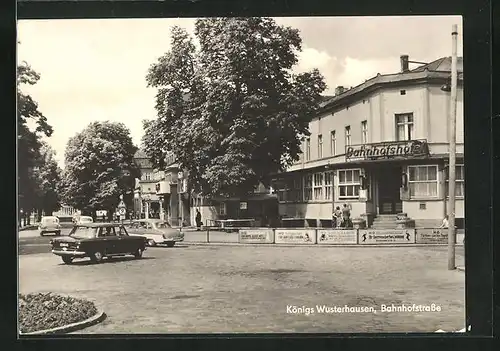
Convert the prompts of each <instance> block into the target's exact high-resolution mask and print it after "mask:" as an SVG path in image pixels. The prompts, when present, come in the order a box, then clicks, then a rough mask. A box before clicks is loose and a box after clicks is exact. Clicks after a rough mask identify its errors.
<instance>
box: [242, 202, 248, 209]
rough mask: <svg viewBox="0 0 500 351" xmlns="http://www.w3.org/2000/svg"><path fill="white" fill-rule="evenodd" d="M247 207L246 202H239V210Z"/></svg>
mask: <svg viewBox="0 0 500 351" xmlns="http://www.w3.org/2000/svg"><path fill="white" fill-rule="evenodd" d="M247 208H248V204H247V203H246V202H244V201H243V202H240V210H246V209H247Z"/></svg>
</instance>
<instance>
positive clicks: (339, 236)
mask: <svg viewBox="0 0 500 351" xmlns="http://www.w3.org/2000/svg"><path fill="white" fill-rule="evenodd" d="M357 242H358V231H357V230H356V229H346V230H343V229H318V244H357Z"/></svg>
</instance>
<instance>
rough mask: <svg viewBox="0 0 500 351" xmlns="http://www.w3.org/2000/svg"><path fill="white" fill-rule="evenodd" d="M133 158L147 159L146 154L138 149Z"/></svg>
mask: <svg viewBox="0 0 500 351" xmlns="http://www.w3.org/2000/svg"><path fill="white" fill-rule="evenodd" d="M134 158H148V155H146V152H144V150H142V149H138V150H137V151H136V153H135V155H134Z"/></svg>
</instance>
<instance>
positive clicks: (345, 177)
mask: <svg viewBox="0 0 500 351" xmlns="http://www.w3.org/2000/svg"><path fill="white" fill-rule="evenodd" d="M457 66H458V71H459V75H458V89H457V91H458V93H457V95H458V97H457V130H456V133H457V134H456V136H457V139H456V142H457V144H456V145H457V146H456V152H457V153H456V155H457V162H456V164H457V166H456V206H455V207H456V218H457V220H456V224H457V226H458V227H459V228H461V227H462V228H463V225H464V224H463V220H464V186H465V183H464V166H463V150H464V144H463V143H464V137H463V135H464V130H463V125H464V123H463V84H462V83H463V73H462V72H463V69H462V67H463V65H462V59H461V58H459V59H458V64H457ZM450 77H451V58H450V57H445V58H441V59H438V60H436V61H434V62H431V63H428V64H425V65H422V66H420V67H417V68H415V69H411V70H410V69H409V61H408V56H406V55H404V56H401V71H400V72H397V73H394V74H387V75H381V74H377V75H376V76H375V77H373V78H371V79H369V80H367V81H365V82H364V83H362V84H360V85H358V86H356V87H354V88H351V89H343V88H342V87H338V88H337V90H336V94H335V96H334V97H332V98H330V99H328V100H326V101H324V102H323V103H322V105H321V110H320V113H319V114H318V115H317V116H316V117H314V118H313V119H312V121H311V122H310V124H309V131H310V133H311V135H310V136H307V137H306V138H305V140H304V141H303V144H302V154H301V157H300V160H299V161H298V162H296V163H295V164H294V165H292V166H291V167H290V168H289V169H288V170H287V172H285V173H282V174H280V175H279V176H278V177H277V178H276V181H275V185H274V187H275V188H276V189H277V192H278V198H279V212H280V215H281V217H282V218H283V219H284V221H283V222H284V223H289V225H291V226H302V225H305V226H312V227H314V226H330V225H331V219H332V209H334V208H335V207H337V206H340V207H342V206H343V205H344V204H347V205H349V206H350V207H351V215H352V217H353V218H358V217H359V218H363V219H365V220H366V224H367V225H368V226H371V227H373V228H377V227H380V228H390V227H392V225H395V224H394V223H391V222H395V221H396V216H397V215H398V214H399V216H401V214H402V213H403V214H406V216H407V217H409V218H411V219H412V220H413V221H414V225H415V226H416V227H435V226H437V225H439V224H440V222H441V220H442V219H443V217H444V215H445V214H446V212H447V173H448V157H449V132H450V131H449V123H448V119H449V113H450V92H449V89H446V88H444V87H446V86H448V87H449V84H450ZM447 90H448V91H447Z"/></svg>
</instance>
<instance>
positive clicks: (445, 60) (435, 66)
mask: <svg viewBox="0 0 500 351" xmlns="http://www.w3.org/2000/svg"><path fill="white" fill-rule="evenodd" d="M463 61H464V60H463V57H457V71H458V72H460V73H463V71H464V62H463ZM425 70H428V71H431V72H451V56H448V57H441V58H440V59H437V60H435V61H432V62H430V63H428V64H426V65H423V66H420V67H417V68H415V69H412V70H411V71H410V72H424V71H425Z"/></svg>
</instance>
